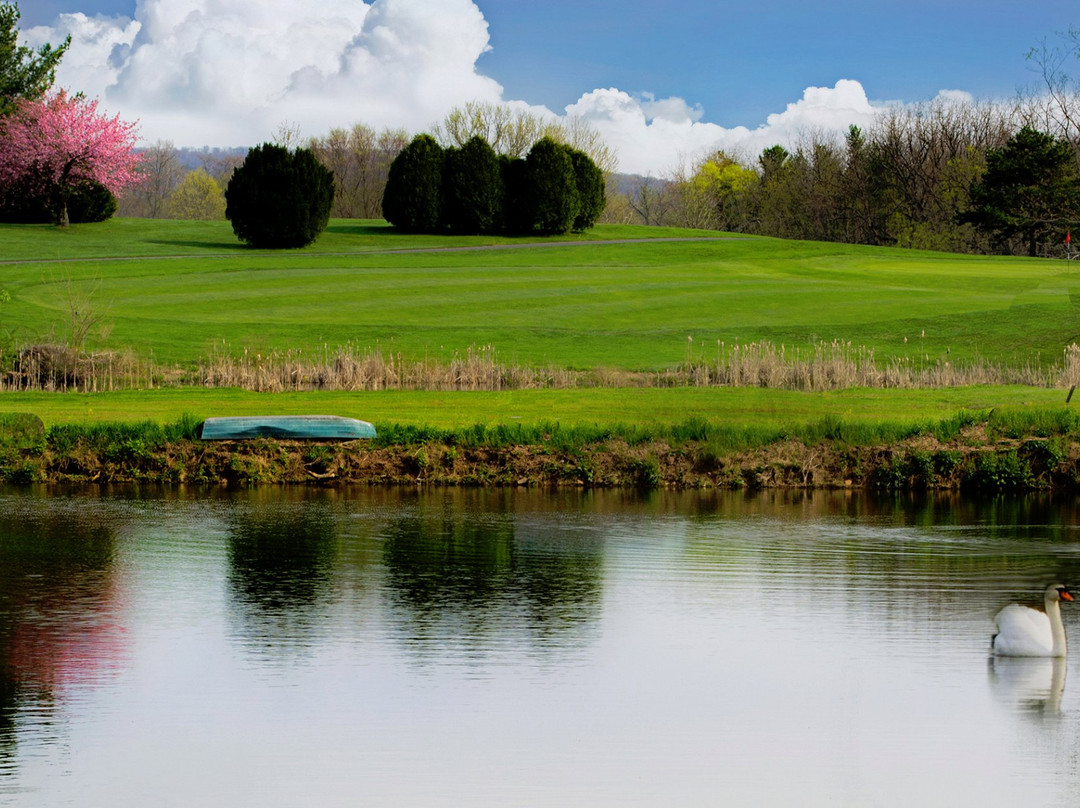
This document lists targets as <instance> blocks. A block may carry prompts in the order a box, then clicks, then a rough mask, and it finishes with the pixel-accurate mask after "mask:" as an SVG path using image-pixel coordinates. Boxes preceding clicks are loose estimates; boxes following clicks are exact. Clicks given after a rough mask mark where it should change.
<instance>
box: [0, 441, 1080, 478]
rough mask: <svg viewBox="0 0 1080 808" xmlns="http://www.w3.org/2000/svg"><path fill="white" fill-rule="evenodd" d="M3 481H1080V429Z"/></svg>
mask: <svg viewBox="0 0 1080 808" xmlns="http://www.w3.org/2000/svg"><path fill="white" fill-rule="evenodd" d="M0 480H2V481H3V482H5V483H8V484H14V485H28V484H37V483H46V484H81V483H136V482H146V483H153V484H160V485H165V486H170V485H187V484H202V485H210V486H217V487H225V488H243V487H251V486H258V485H264V484H267V485H281V484H285V485H308V486H324V487H326V486H330V487H332V486H352V485H371V486H379V485H386V486H464V487H497V488H502V487H530V488H610V489H620V488H621V489H639V490H641V489H644V490H651V489H670V490H693V489H697V490H707V489H728V490H740V489H741V490H763V489H862V490H892V491H926V490H959V491H973V492H975V491H978V492H993V491H1039V490H1042V491H1073V490H1080V441H1077V440H1075V439H1073V438H1071V437H1060V438H1043V437H1035V436H1032V437H1028V438H1021V439H1014V438H998V437H988V436H987V434H986V429H985V425H976V426H973V427H970V428H968V429H966V430H965V431H964V433H963V434H962V435H961V436H958V437H957V438H956V439H954V440H950V441H947V442H943V441H940V440H938V439H936V438H934V437H932V436H928V435H918V436H914V437H911V438H908V439H904V440H901V441H895V442H892V443H888V444H879V445H867V446H859V445H852V444H848V443H845V442H843V441H821V442H817V443H814V444H812V445H807V444H806V443H804V442H802V441H800V440H797V439H788V440H782V441H776V442H773V443H770V444H768V445H766V446H763V447H760V448H754V449H743V450H731V451H720V450H718V449H717V448H716V447H715V446H710V445H709V444H708V443H705V442H695V441H687V442H683V443H681V444H678V445H673V442H671V441H668V440H665V439H652V440H650V441H647V442H643V443H639V444H636V445H631V444H629V443H628V442H627V441H626V440H625V439H623V438H619V437H615V438H609V439H606V440H601V441H593V442H584V443H580V444H577V445H572V446H568V445H554V444H551V443H511V444H507V445H502V446H483V445H481V446H463V445H460V444H456V443H453V442H447V441H441V440H424V441H417V442H410V443H401V444H391V445H372V444H370V443H368V442H365V441H353V442H348V443H322V442H314V443H313V442H304V441H288V440H275V439H269V438H261V439H256V440H248V441H220V442H218V441H215V442H212V443H211V442H203V441H199V440H195V439H181V440H171V441H167V442H165V443H163V444H161V445H158V446H154V447H148V446H146V445H144V444H142V443H141V442H139V441H134V440H126V441H122V442H118V443H115V444H110V445H104V446H94V445H91V444H90V443H89V442H86V441H75V442H74V443H72V444H70V445H68V446H66V447H64V448H62V449H61V448H59V447H56V446H53V445H50V444H46V445H44V446H42V445H38V446H35V447H32V448H26V447H23V448H7V449H5V450H4V451H3V452H2V453H0Z"/></svg>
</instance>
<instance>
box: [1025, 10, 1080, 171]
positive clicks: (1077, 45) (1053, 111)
mask: <svg viewBox="0 0 1080 808" xmlns="http://www.w3.org/2000/svg"><path fill="white" fill-rule="evenodd" d="M1057 36H1058V42H1057V43H1056V44H1052V43H1050V42H1047V41H1046V40H1045V39H1044V40H1043V41H1042V43H1040V45H1039V46H1038V47H1035V48H1032V49H1031V50H1030V51H1029V52H1028V56H1027V58H1028V61H1029V62H1032V63H1033V64H1034V65H1035V66H1036V68H1037V72H1038V73H1039V75H1040V77H1041V78H1042V81H1043V85H1044V87H1045V88H1046V96H1045V98H1044V99H1043V103H1042V104H1041V105H1038V106H1036V107H1035V109H1039V107H1041V110H1040V111H1041V112H1042V116H1043V120H1042V122H1041V125H1040V124H1035V123H1033V122H1031V121H1026V123H1033V125H1034V127H1035V128H1038V129H1040V130H1042V131H1046V132H1050V133H1052V134H1054V135H1057V136H1058V137H1061V138H1064V139H1065V140H1068V141H1070V142H1071V143H1072V144H1073V146H1074V148H1075V149H1076V150H1077V161H1078V164H1080V78H1078V76H1077V75H1074V74H1073V73H1071V72H1070V70H1069V68H1070V66H1072V65H1075V64H1077V60H1078V59H1080V28H1069V30H1068V31H1065V32H1064V33H1059V34H1058V35H1057ZM1031 109H1032V107H1031V106H1030V105H1029V106H1028V110H1029V112H1030V111H1031Z"/></svg>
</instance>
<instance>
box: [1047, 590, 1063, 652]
mask: <svg viewBox="0 0 1080 808" xmlns="http://www.w3.org/2000/svg"><path fill="white" fill-rule="evenodd" d="M1046 616H1047V617H1049V618H1050V634H1051V635H1052V636H1053V638H1054V650H1053V655H1054V656H1056V657H1063V656H1065V654H1066V651H1067V643H1066V641H1065V624H1064V623H1062V622H1061V603H1060V602H1059V601H1057V600H1050V599H1049V598H1047V599H1046Z"/></svg>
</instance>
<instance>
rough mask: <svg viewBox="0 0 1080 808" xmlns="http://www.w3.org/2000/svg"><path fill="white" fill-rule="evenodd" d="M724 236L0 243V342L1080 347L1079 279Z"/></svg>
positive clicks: (91, 234)
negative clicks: (533, 241) (86, 328)
mask: <svg viewBox="0 0 1080 808" xmlns="http://www.w3.org/2000/svg"><path fill="white" fill-rule="evenodd" d="M719 235H720V234H716V233H710V232H696V231H676V230H670V229H658V228H635V227H604V226H601V227H597V228H596V229H595V230H593V231H590V232H589V233H588V234H586V235H585V236H581V237H578V236H573V237H571V238H570V239H569V241H570V242H571V243H562V244H560V243H553V242H550V241H546V242H543V243H542V244H539V245H530V244H529V243H528V242H526V241H522V240H513V239H505V238H454V239H438V238H434V237H414V236H402V235H398V234H396V233H394V232H393V231H392V230H391V229H390V228H388V227H386V226H385V225H383V224H382V223H379V222H353V221H335V222H332V223H331V227H330V228H329V230H328V231H327V232H326V233H325V234H324V235H323V237H322V238H321V239H320V240H319V242H318V243H317V244H316V245H314V246H313V247H311V248H308V249H305V250H297V251H280V252H259V251H253V250H249V249H246V248H244V247H242V246H240V245H239V244H238V243H237V242H236V240H235V238H234V237H233V235H232V232H231V229H230V227H229V225H228V223H225V222H214V223H196V222H168V221H160V220H157V221H152V220H124V219H120V220H113V221H110V222H106V223H104V224H99V225H82V226H74V227H72V228H70V230H68V231H60V230H57V229H56V228H52V227H42V226H18V225H0V261H3V263H2V264H0V285H2V286H3V287H4V288H6V289H7V290H8V292H9V293H10V294H11V298H12V299H11V302H9V303H6V304H4V305H3V307H2V308H0V323H2V325H3V326H4V327H5V328H7V329H9V330H12V331H13V333H14V334H15V336H16V338H17V340H18V341H19V342H21V343H28V342H34V341H45V340H53V341H64V339H65V338H66V334H67V328H68V326H67V322H68V320H69V309H70V302H71V301H72V300H73V299H79V298H81V299H82V300H86V299H89V301H90V303H91V306H92V307H93V308H94V309H95V310H96V311H98V312H102V313H104V314H105V315H106V316H105V320H106V322H107V323H108V325H109V328H108V330H107V332H106V334H107V336H106V334H100V335H96V336H93V337H92V338H91V340H90V343H89V347H93V348H107V349H114V350H119V349H125V348H131V349H133V350H134V351H135V352H136V353H137V354H138V355H140V356H150V355H151V352H152V356H153V358H154V360H155V361H156V362H158V363H164V364H181V365H189V364H192V363H195V362H198V361H200V360H201V359H205V358H206V357H208V356H209V355H211V354H212V353H215V352H219V353H220V352H227V353H232V354H240V353H242V352H244V351H245V350H246V351H248V352H249V353H262V354H266V353H270V352H275V351H277V352H286V351H293V352H296V351H303V352H304V353H305V354H308V355H310V354H311V353H312V352H314V353H316V354H321V353H323V352H330V353H331V354H332V353H333V352H334V351H335V350H336V349H337V348H338V347H339V346H349V347H350V348H351V349H352V350H354V351H364V350H378V351H382V352H383V353H386V354H401V355H402V356H403V357H405V358H407V359H422V358H425V357H426V358H428V359H435V360H438V359H449V358H450V357H452V356H453V355H454V354H455V353H459V354H460V353H464V352H466V351H467V350H469V349H470V348H479V347H485V346H490V347H492V348H493V349H494V350H495V352H496V355H497V358H498V359H499V360H500V361H502V362H505V363H509V364H514V363H520V364H528V365H536V366H543V365H548V364H551V365H556V366H560V367H571V368H579V369H591V368H597V367H611V368H623V369H631V370H641V369H645V370H648V369H662V368H669V367H673V366H676V365H678V364H679V363H681V362H684V361H686V359H687V357H688V356H692V357H693V358H695V359H699V358H704V359H711V358H714V357H715V356H716V355H717V352H718V350H720V348H721V344H722V345H723V346H724V347H728V346H730V345H731V344H733V343H734V342H736V341H738V342H741V343H745V342H750V341H757V340H770V341H773V342H775V343H777V344H784V345H787V346H791V347H792V348H806V347H808V346H811V345H812V344H814V343H815V342H817V341H827V342H831V341H833V340H843V341H845V342H850V343H852V344H853V345H855V346H866V347H868V348H871V349H873V350H874V352H875V355H876V356H877V357H878V358H879V359H886V358H889V357H896V356H901V357H903V356H907V357H909V358H911V359H912V361H919V362H935V361H939V360H941V361H944V360H945V359H946V358H948V360H949V361H954V362H955V361H966V360H971V359H975V358H980V359H984V360H989V361H993V362H1001V363H1008V364H1024V363H1035V362H1039V363H1042V364H1053V363H1057V362H1060V357H1061V352H1062V350H1063V348H1064V347H1065V346H1066V345H1068V344H1069V343H1070V342H1072V341H1073V340H1076V339H1080V264H1076V263H1073V264H1069V263H1067V262H1064V261H1051V260H1028V259H1018V258H1000V257H973V256H957V255H949V254H943V253H931V252H916V251H910V250H899V249H882V248H869V247H858V246H851V245H840V244H822V243H809V242H797V241H784V240H776V239H765V238H753V239H751V238H717V236H719ZM673 238H683V239H692V240H668V239H673ZM627 239H630V240H632V241H625V240H627ZM642 239H644V241H642ZM579 242H585V243H579ZM441 248H451V249H441Z"/></svg>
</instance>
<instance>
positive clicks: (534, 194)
mask: <svg viewBox="0 0 1080 808" xmlns="http://www.w3.org/2000/svg"><path fill="white" fill-rule="evenodd" d="M525 177H526V185H525V187H526V190H527V197H526V199H525V207H526V209H527V211H528V221H529V222H530V223H531V225H532V228H534V229H536V230H539V231H540V232H541V233H547V234H555V233H566V232H569V230H570V228H571V227H573V225H574V219H575V218H577V215H578V211H579V210H580V208H581V204H580V200H579V198H578V191H577V179H576V177H575V176H574V164H573V162H572V161H571V160H570V155H569V154H568V153H567V150H566V148H565V147H564V146H563V145H562V144H561V143H556V142H555V141H554V140H552V139H551V138H548V137H545V138H541V139H540V140H539V141H537V143H536V145H535V146H533V147H532V148H531V149H530V150H529V156H528V157H526V158H525Z"/></svg>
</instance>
